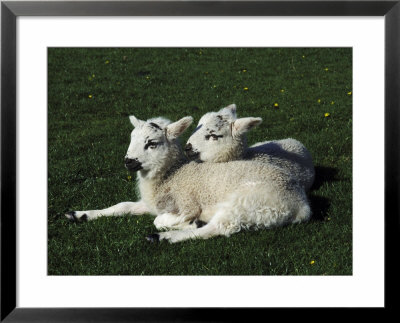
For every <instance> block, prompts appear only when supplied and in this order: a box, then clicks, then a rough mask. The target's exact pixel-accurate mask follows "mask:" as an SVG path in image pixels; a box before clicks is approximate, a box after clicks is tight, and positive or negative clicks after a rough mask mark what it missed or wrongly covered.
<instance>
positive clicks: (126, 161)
mask: <svg viewBox="0 0 400 323" xmlns="http://www.w3.org/2000/svg"><path fill="white" fill-rule="evenodd" d="M134 161H135V160H134V159H130V158H125V165H129V164H132V163H133V162H134Z"/></svg>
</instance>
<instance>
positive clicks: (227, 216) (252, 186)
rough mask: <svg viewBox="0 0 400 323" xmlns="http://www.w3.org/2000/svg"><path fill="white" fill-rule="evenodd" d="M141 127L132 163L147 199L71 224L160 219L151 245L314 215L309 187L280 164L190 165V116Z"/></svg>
mask: <svg viewBox="0 0 400 323" xmlns="http://www.w3.org/2000/svg"><path fill="white" fill-rule="evenodd" d="M130 120H131V122H132V124H133V126H134V127H135V128H134V130H133V131H132V133H131V143H130V145H129V148H128V152H127V154H126V159H125V165H126V167H127V168H128V169H129V170H131V171H137V172H138V176H137V177H138V188H139V191H140V196H141V200H140V201H139V202H123V203H119V204H117V205H115V206H112V207H110V208H108V209H104V210H92V211H73V212H70V213H68V214H66V216H67V217H68V218H70V219H74V220H79V219H86V220H91V219H95V218H97V217H99V216H107V215H109V216H111V215H114V216H117V215H123V214H144V213H152V214H154V215H156V216H157V217H156V219H155V220H154V224H155V226H156V227H157V229H159V230H160V229H180V230H171V231H166V232H159V233H157V234H153V235H150V236H148V237H147V239H148V240H150V241H155V240H157V241H158V240H168V241H169V242H172V243H173V242H178V241H183V240H187V239H191V238H203V239H207V238H210V237H213V236H217V235H225V236H229V235H231V234H233V233H235V232H238V231H240V230H241V229H242V228H255V229H257V228H267V227H272V226H277V225H283V224H286V223H299V222H303V221H306V220H308V219H309V218H310V213H311V212H310V207H309V204H308V201H307V197H306V194H305V192H304V189H303V188H301V187H300V186H299V184H298V182H297V181H296V180H294V179H293V178H292V177H291V176H290V175H289V174H288V173H287V172H285V171H283V170H282V169H280V168H279V167H275V166H273V165H268V164H265V163H260V162H255V161H232V162H228V163H197V162H187V160H186V158H185V156H184V154H183V152H182V150H181V148H180V145H179V142H178V137H179V136H180V135H181V134H182V133H183V132H184V131H185V130H186V129H187V128H188V127H189V125H190V124H191V123H192V120H193V119H192V117H185V118H182V119H180V120H179V121H177V122H174V123H169V122H168V121H167V120H165V119H161V118H158V119H150V120H148V121H141V120H138V119H136V118H135V117H134V116H131V117H130Z"/></svg>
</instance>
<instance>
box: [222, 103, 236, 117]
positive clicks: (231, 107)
mask: <svg viewBox="0 0 400 323" xmlns="http://www.w3.org/2000/svg"><path fill="white" fill-rule="evenodd" d="M218 113H220V114H227V115H230V116H232V117H233V118H235V119H236V104H234V103H233V104H231V105H228V106H227V107H225V108H222V109H221V110H219V111H218Z"/></svg>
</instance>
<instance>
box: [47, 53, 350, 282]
mask: <svg viewBox="0 0 400 323" xmlns="http://www.w3.org/2000/svg"><path fill="white" fill-rule="evenodd" d="M351 91H352V50H351V49H350V48H201V49H200V48H168V49H167V48H49V50H48V274H49V275H351V274H352V93H351ZM231 103H236V104H237V106H238V114H239V116H241V117H245V116H255V117H262V118H263V123H262V124H261V125H260V126H259V127H257V128H256V129H254V130H252V131H251V132H250V133H249V136H248V139H249V143H250V144H252V143H255V142H257V141H264V140H272V139H281V138H286V137H293V138H296V139H298V140H300V141H301V142H303V143H304V144H305V145H306V147H307V148H308V149H309V150H310V151H311V153H312V155H313V160H314V164H315V166H316V181H315V184H314V186H313V188H312V190H311V192H310V194H309V198H310V203H311V207H312V211H313V218H312V220H311V221H310V222H308V223H306V224H300V225H288V226H285V227H281V228H275V229H271V230H262V231H243V232H240V233H238V234H235V235H233V236H231V237H230V238H225V237H216V238H213V239H209V240H192V241H187V242H183V243H179V244H175V245H171V244H168V243H160V244H150V243H148V242H147V241H146V240H145V236H146V235H147V234H149V233H153V232H156V229H155V228H154V226H153V224H152V221H153V219H154V218H153V217H152V216H150V215H144V216H123V217H115V218H112V217H111V218H100V219H98V220H95V221H91V222H88V223H80V224H74V223H69V222H68V221H67V219H66V218H64V216H63V214H64V213H65V212H67V211H70V210H87V209H102V208H105V207H108V206H111V205H114V204H116V203H118V202H121V201H135V200H137V199H138V197H137V196H136V190H135V175H132V176H130V174H129V173H128V172H127V171H126V169H125V168H124V165H123V159H124V155H125V153H126V150H127V147H128V145H129V141H130V132H131V130H132V126H131V124H130V122H129V119H128V116H129V115H131V114H134V115H136V116H137V117H139V118H140V119H146V118H150V117H154V116H165V117H167V118H169V119H171V120H173V121H175V120H178V119H179V118H181V117H183V116H186V115H191V116H193V117H194V118H195V123H196V122H197V121H198V120H199V118H200V117H201V116H202V115H203V114H204V113H206V112H209V111H216V110H217V109H219V108H222V107H224V106H226V105H229V104H231ZM327 113H328V114H329V115H328V114H327ZM194 128H195V124H193V125H192V126H191V128H190V129H189V130H188V131H187V132H186V133H185V135H184V136H183V138H182V142H183V143H184V142H186V140H187V138H188V137H189V136H190V133H191V131H192V130H194Z"/></svg>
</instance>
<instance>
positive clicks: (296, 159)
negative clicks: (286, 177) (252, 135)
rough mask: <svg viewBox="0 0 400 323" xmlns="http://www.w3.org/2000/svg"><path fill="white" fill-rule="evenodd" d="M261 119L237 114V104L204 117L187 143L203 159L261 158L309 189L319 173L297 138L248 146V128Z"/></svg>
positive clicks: (193, 152) (308, 153)
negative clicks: (241, 116)
mask: <svg viewBox="0 0 400 323" xmlns="http://www.w3.org/2000/svg"><path fill="white" fill-rule="evenodd" d="M259 123H261V118H253V117H249V118H239V119H238V118H237V116H236V105H235V104H231V105H229V106H227V107H225V108H223V109H221V110H220V111H218V112H209V113H206V114H205V115H204V116H203V117H201V119H200V121H199V123H198V126H197V128H196V130H195V132H194V133H193V134H192V136H191V137H190V138H189V140H188V142H187V145H189V144H190V145H191V149H192V154H197V156H198V158H199V160H201V161H203V162H214V163H220V162H227V161H233V160H258V161H261V162H265V163H268V164H273V165H275V166H278V167H282V168H284V169H285V170H286V171H288V172H289V173H290V174H291V176H292V177H294V178H295V179H297V180H298V181H299V183H300V185H301V186H302V187H304V189H305V190H306V191H308V190H309V189H310V188H311V186H312V184H313V182H314V177H315V170H314V165H313V162H312V158H311V154H310V152H309V151H308V150H307V148H306V147H305V146H304V145H303V144H302V143H301V142H299V141H298V140H296V139H293V138H287V139H281V140H272V141H264V142H259V143H256V144H254V145H252V146H251V147H248V145H247V140H246V132H247V131H249V130H250V129H252V128H253V127H255V126H256V125H258V124H259Z"/></svg>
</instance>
